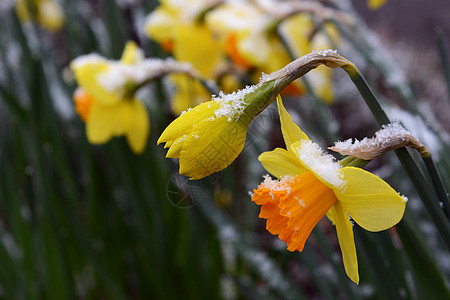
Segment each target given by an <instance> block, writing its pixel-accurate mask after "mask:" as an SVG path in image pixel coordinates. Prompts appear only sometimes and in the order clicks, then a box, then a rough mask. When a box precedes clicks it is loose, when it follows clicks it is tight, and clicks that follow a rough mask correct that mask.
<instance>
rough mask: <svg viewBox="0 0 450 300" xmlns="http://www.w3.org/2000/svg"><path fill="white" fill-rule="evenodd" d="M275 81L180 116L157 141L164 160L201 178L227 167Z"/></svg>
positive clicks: (267, 100)
mask: <svg viewBox="0 0 450 300" xmlns="http://www.w3.org/2000/svg"><path fill="white" fill-rule="evenodd" d="M274 84H275V82H274V81H272V82H268V83H264V84H260V85H256V86H249V87H247V88H245V89H243V90H241V91H238V92H234V93H232V94H226V95H225V94H223V93H222V92H221V94H220V95H219V97H213V99H212V101H208V102H205V103H202V104H200V105H198V106H196V107H194V108H192V109H189V110H188V111H186V112H184V113H182V114H181V115H180V116H179V117H178V118H177V119H175V120H174V121H173V122H172V123H170V124H169V126H167V128H166V129H165V130H164V131H163V133H162V134H161V136H160V137H159V139H158V144H160V143H165V146H164V148H169V151H168V152H167V155H166V157H168V158H178V159H179V164H180V171H179V172H180V174H182V175H185V176H188V177H190V178H191V179H201V178H203V177H206V176H208V175H210V174H212V173H214V172H218V171H221V170H223V169H225V168H226V167H227V166H229V165H230V164H231V163H232V162H233V161H234V160H235V159H236V158H237V157H238V155H239V154H240V153H241V152H242V149H243V148H244V143H245V137H246V135H247V129H248V126H249V125H250V122H251V121H252V120H253V118H254V117H255V116H256V115H257V114H259V113H260V112H261V111H262V110H263V109H264V108H265V107H267V105H269V104H270V103H271V102H272V101H273V98H274V97H275V96H274V95H272V91H273V88H274Z"/></svg>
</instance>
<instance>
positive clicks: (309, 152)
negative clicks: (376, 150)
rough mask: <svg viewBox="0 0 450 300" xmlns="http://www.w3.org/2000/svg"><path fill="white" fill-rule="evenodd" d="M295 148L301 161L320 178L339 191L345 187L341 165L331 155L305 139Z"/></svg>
mask: <svg viewBox="0 0 450 300" xmlns="http://www.w3.org/2000/svg"><path fill="white" fill-rule="evenodd" d="M295 150H296V151H297V156H298V158H299V159H300V160H301V161H302V163H304V164H305V165H306V166H307V167H308V168H309V169H310V170H311V171H313V172H314V173H316V174H317V175H318V176H319V177H320V178H321V179H322V180H324V181H326V182H327V183H329V184H331V185H333V186H335V187H336V188H338V189H340V190H341V191H343V190H344V189H345V184H346V181H345V180H344V179H343V176H342V173H341V171H340V168H341V165H340V164H339V163H338V162H336V159H335V158H334V157H333V156H332V155H330V154H326V153H324V152H323V150H322V149H321V148H320V146H319V145H317V144H316V143H314V142H313V141H306V140H304V141H302V142H301V143H300V146H299V147H297V148H296V149H295Z"/></svg>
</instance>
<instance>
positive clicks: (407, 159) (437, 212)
mask: <svg viewBox="0 0 450 300" xmlns="http://www.w3.org/2000/svg"><path fill="white" fill-rule="evenodd" d="M342 69H344V70H345V71H346V72H347V74H348V75H349V76H350V78H351V79H352V81H353V83H354V84H355V85H356V87H357V88H358V91H359V92H360V93H361V95H362V96H363V98H364V100H365V101H366V103H367V106H368V107H369V109H370V110H371V111H372V114H373V115H374V117H375V119H376V120H377V122H378V123H379V124H380V126H381V125H384V124H389V123H391V121H390V120H389V118H388V116H387V115H386V112H385V111H384V110H383V108H382V107H381V105H380V103H379V102H378V100H377V98H376V97H375V95H374V94H373V92H372V90H371V89H370V87H369V85H368V84H367V82H366V80H365V79H364V77H363V76H362V74H361V73H360V72H359V70H358V68H356V67H355V66H354V65H351V64H349V65H345V66H343V67H342ZM395 153H396V155H397V157H398V159H399V160H400V163H401V164H402V166H403V168H405V170H406V172H407V174H408V176H409V178H410V179H411V181H412V183H413V185H414V186H415V188H416V190H417V192H418V194H419V196H420V198H421V199H422V202H423V204H424V206H425V208H426V210H427V211H428V213H429V214H430V216H431V218H432V220H433V222H434V223H435V225H436V227H437V229H438V231H439V233H440V234H441V237H442V239H443V240H444V242H445V244H446V246H447V247H448V248H449V249H450V222H449V220H448V219H447V218H446V216H445V214H444V212H443V210H442V209H441V207H440V204H439V199H438V198H437V196H436V194H435V193H434V192H432V190H433V189H432V188H431V187H430V186H429V185H428V184H427V183H426V180H425V178H424V176H423V174H422V173H421V172H420V170H419V168H418V166H417V165H416V163H415V161H414V160H413V158H412V157H411V155H410V154H409V152H408V151H407V150H406V149H405V148H400V149H397V150H395ZM436 183H437V184H439V183H440V184H441V185H442V181H440V182H437V181H436ZM442 188H443V187H442ZM430 191H431V192H430Z"/></svg>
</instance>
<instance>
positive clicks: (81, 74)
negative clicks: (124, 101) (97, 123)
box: [70, 56, 121, 104]
mask: <svg viewBox="0 0 450 300" xmlns="http://www.w3.org/2000/svg"><path fill="white" fill-rule="evenodd" d="M70 67H71V69H72V70H73V72H74V73H75V78H76V80H77V83H78V85H79V86H80V87H81V88H82V89H83V90H85V91H86V92H87V93H88V94H89V95H91V96H92V97H93V98H94V99H95V101H98V102H102V103H103V104H116V103H118V102H120V101H121V99H120V98H119V97H118V95H116V94H115V93H113V92H109V91H107V90H106V89H105V88H104V87H103V86H102V85H101V84H100V83H99V82H98V80H97V78H98V76H99V74H100V73H103V72H106V71H107V70H108V69H109V65H108V61H107V60H106V59H104V58H102V57H100V56H91V57H90V58H89V57H80V58H78V59H75V60H74V61H73V62H72V63H71V64H70Z"/></svg>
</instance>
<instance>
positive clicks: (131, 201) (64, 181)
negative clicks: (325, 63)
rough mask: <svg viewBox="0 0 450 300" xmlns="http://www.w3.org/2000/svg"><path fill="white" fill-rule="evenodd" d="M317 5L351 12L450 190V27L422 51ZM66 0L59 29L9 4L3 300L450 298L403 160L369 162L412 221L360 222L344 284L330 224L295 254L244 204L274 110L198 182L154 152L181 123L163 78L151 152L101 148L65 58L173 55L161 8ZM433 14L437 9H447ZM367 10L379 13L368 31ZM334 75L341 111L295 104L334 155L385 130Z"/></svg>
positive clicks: (358, 34) (1, 172) (402, 117)
mask: <svg viewBox="0 0 450 300" xmlns="http://www.w3.org/2000/svg"><path fill="white" fill-rule="evenodd" d="M30 2H31V1H30ZM320 2H321V3H324V4H326V5H327V7H333V8H336V9H337V10H340V11H344V12H346V13H348V14H350V15H352V17H354V18H355V20H356V21H355V23H354V24H355V25H353V26H349V25H346V24H340V23H339V22H337V23H335V25H337V28H338V29H339V33H340V36H341V43H340V44H339V46H338V48H337V49H338V51H339V53H340V54H342V55H343V56H344V57H346V58H348V59H350V60H352V61H353V62H355V64H356V65H357V66H358V67H359V68H360V69H361V70H362V72H363V74H365V76H366V77H367V79H368V81H369V84H370V85H371V87H372V88H373V89H374V91H375V93H376V94H377V95H378V96H379V98H380V100H382V102H383V106H384V107H385V109H386V111H387V112H388V114H389V115H390V117H391V118H392V119H396V120H399V121H400V122H402V124H403V125H404V126H405V127H406V128H407V129H409V130H410V131H411V132H412V133H413V135H415V136H416V137H418V138H419V139H420V140H421V141H422V142H423V143H424V144H425V145H427V146H428V147H429V148H430V149H431V151H432V153H433V155H434V157H435V161H436V163H437V165H438V168H439V171H440V172H441V175H442V179H443V181H444V184H445V185H446V187H447V190H448V189H449V188H450V157H449V156H448V155H447V154H448V151H449V135H448V134H449V130H450V127H449V123H448V120H449V117H450V114H449V111H450V110H449V107H450V103H449V100H450V97H449V94H448V92H449V91H450V86H449V85H448V83H449V82H450V81H449V78H448V76H449V74H450V70H449V64H448V55H449V51H448V42H447V35H446V34H448V28H445V27H444V29H443V30H440V31H438V33H437V34H435V33H434V32H433V31H427V32H426V35H427V36H428V39H427V40H426V43H427V44H426V45H425V46H424V48H420V47H416V44H407V39H401V37H402V35H406V33H404V32H401V35H400V36H395V35H394V36H390V37H389V38H386V36H383V31H381V35H378V34H377V32H376V31H374V28H380V27H377V26H376V25H377V23H376V22H380V23H381V24H380V25H381V27H382V25H383V24H382V22H383V19H378V20H377V21H374V20H376V18H371V17H370V16H371V14H372V13H371V12H370V13H368V12H367V11H366V8H365V7H363V8H362V5H363V4H361V3H357V8H358V11H356V10H354V9H353V7H352V3H351V2H349V1H347V0H336V1H320ZM356 2H364V1H356ZM396 2H399V1H398V0H390V1H389V2H388V3H387V4H385V6H386V7H382V8H381V9H389V5H395V3H396ZM59 3H60V5H61V8H62V11H63V13H64V15H65V22H64V25H63V27H62V28H61V30H59V31H55V32H51V31H47V30H46V29H45V28H42V27H40V26H38V25H37V24H36V23H34V22H31V23H26V24H25V23H21V22H20V21H19V18H18V16H17V14H16V12H15V10H14V9H13V1H3V0H2V3H1V4H0V28H1V30H0V124H1V126H0V266H1V267H0V297H1V298H2V299H180V298H181V299H445V298H446V297H449V289H448V284H449V282H448V281H449V278H450V256H449V252H448V251H449V249H448V248H446V243H445V241H444V240H443V239H442V237H441V236H440V235H439V233H438V229H437V228H436V225H435V224H434V223H433V222H431V220H430V217H429V215H428V213H427V211H426V210H425V209H424V207H423V205H422V202H421V201H420V199H419V197H418V196H417V194H416V191H415V188H414V186H413V185H412V184H411V182H410V181H409V179H408V177H407V176H406V175H405V171H404V170H403V169H402V167H401V166H400V164H399V163H398V160H397V159H396V157H395V155H393V154H387V155H385V157H383V158H382V159H377V160H375V161H373V162H371V163H370V164H369V165H368V169H369V170H371V171H373V172H374V173H376V174H378V175H379V176H381V177H382V178H384V179H385V180H386V181H388V182H389V183H390V184H391V185H392V186H393V187H394V188H395V189H396V190H398V191H399V192H401V193H402V194H405V195H406V196H408V197H409V199H410V200H409V202H408V205H407V211H406V213H405V218H404V219H403V220H402V221H401V223H400V224H399V225H398V226H396V227H395V228H393V229H391V230H388V231H384V232H380V233H369V232H366V231H363V230H361V229H360V228H359V227H358V226H357V225H355V226H354V230H355V241H356V244H357V245H356V246H357V253H358V257H359V265H360V273H361V282H360V285H359V286H358V285H355V284H354V283H353V282H352V281H351V280H349V279H348V278H347V277H346V275H345V272H344V269H343V266H342V261H341V258H340V251H339V246H338V244H337V240H336V235H335V232H334V228H333V227H332V225H331V224H330V223H329V222H328V220H323V221H321V222H320V223H319V226H317V227H316V228H315V229H314V231H313V234H312V236H311V237H310V238H309V240H308V242H307V244H306V247H305V250H304V251H303V252H302V253H298V252H295V253H290V252H288V251H287V250H286V249H285V248H286V247H285V245H284V244H283V243H282V242H280V241H279V240H278V239H277V238H276V237H273V236H271V235H270V234H269V233H268V232H266V230H265V222H264V221H262V220H260V219H258V217H257V216H258V207H257V206H256V205H254V204H253V203H251V201H250V197H249V196H248V191H251V190H252V189H254V188H256V187H257V186H258V184H259V182H260V181H261V176H262V175H263V174H264V170H263V169H262V167H261V166H260V164H259V162H258V161H257V156H258V155H259V154H260V153H261V152H262V151H267V150H272V149H274V148H275V147H277V146H278V147H283V146H284V145H283V142H282V137H281V132H280V129H279V125H278V124H279V121H278V116H277V112H276V108H275V107H272V106H270V107H269V108H268V109H267V110H266V111H264V112H263V113H262V114H261V115H260V116H258V117H257V118H256V119H255V120H254V121H253V123H252V125H251V127H250V129H249V133H248V136H247V142H246V145H245V148H244V151H243V153H242V154H241V155H240V156H239V158H238V159H237V160H236V161H235V162H234V163H233V164H232V165H231V166H230V167H228V168H227V169H226V170H224V171H222V172H220V173H217V174H214V175H212V176H209V177H207V178H205V179H202V180H199V181H188V180H187V178H185V177H183V176H180V175H177V161H175V160H170V159H165V158H164V156H165V151H164V150H163V149H162V147H161V146H159V147H157V146H156V140H157V138H158V136H159V134H160V133H161V132H162V130H163V129H164V128H165V126H167V124H169V122H170V121H171V120H173V119H174V118H175V117H176V116H174V115H173V114H172V112H171V110H170V104H169V103H170V99H169V97H170V93H169V92H168V91H167V85H165V83H164V81H163V80H158V81H155V82H153V83H151V84H149V85H148V92H147V93H145V94H144V95H143V96H142V97H143V99H142V101H143V102H144V103H145V104H146V106H147V108H148V112H149V115H150V116H151V134H150V138H149V141H148V145H147V148H146V150H145V152H144V153H143V154H141V155H139V156H136V155H134V154H133V153H132V152H131V151H130V149H129V148H128V146H127V144H126V141H125V139H124V138H115V139H113V140H111V141H110V142H108V143H107V144H105V145H101V146H93V145H90V144H89V143H88V142H87V140H86V137H85V128H84V127H85V125H84V124H83V122H82V121H81V120H80V119H79V118H78V116H77V115H76V114H75V112H74V107H73V102H72V99H71V98H72V94H73V92H74V90H75V87H76V83H75V81H74V78H73V74H72V73H71V72H70V70H69V68H68V65H69V63H70V61H71V60H73V59H74V58H76V57H77V56H79V55H83V54H87V53H91V52H97V53H99V54H101V55H102V56H105V57H107V58H110V59H119V58H120V55H121V53H122V49H123V47H124V45H125V43H126V41H128V40H134V41H136V42H137V43H138V44H139V45H140V47H141V48H143V49H144V50H145V53H146V57H166V56H167V54H166V53H165V52H164V51H163V50H162V49H161V48H160V47H159V45H158V44H157V43H155V42H153V41H151V40H150V39H148V38H147V37H146V36H145V34H144V31H143V30H144V22H145V17H146V15H147V14H148V13H150V12H151V11H153V10H154V9H155V8H156V7H157V6H158V5H159V4H158V2H157V1H151V0H147V1H144V0H142V1H140V0H129V1H125V0H122V1H119V0H117V1H114V0H104V1H94V0H92V1H88V0H83V1H80V0H77V1H75V0H61V1H59ZM364 3H365V2H364ZM392 3H394V4H392ZM364 5H365V4H364ZM428 9H429V10H430V11H433V12H434V11H436V12H439V4H437V5H436V6H431V7H428ZM445 9H446V10H447V12H448V11H449V7H448V5H447V7H446V8H445ZM380 11H381V10H380ZM380 11H378V13H380ZM386 11H387V10H386ZM361 12H362V13H363V14H364V15H369V21H370V27H368V26H367V25H366V23H365V22H364V21H363V20H362V19H361V17H360V16H359V13H361ZM415 13H417V14H419V15H420V14H421V13H422V12H421V11H417V12H415ZM427 13H428V12H427ZM441 13H442V10H441ZM381 14H382V13H381ZM447 16H448V14H447ZM404 22H408V20H407V19H405V20H404ZM442 26H448V24H442ZM422 30H425V29H424V28H422ZM433 35H434V36H433ZM430 36H433V38H430ZM396 39H399V43H396ZM400 42H405V43H406V44H401V43H400ZM405 45H406V46H405ZM411 45H412V46H411ZM419 48H420V49H419ZM423 49H425V50H426V52H421V51H422V50H423ZM446 76H447V77H446ZM333 80H334V86H335V91H334V98H335V101H334V103H333V104H331V105H326V104H324V103H323V102H320V101H317V95H314V93H305V94H303V95H301V96H298V95H292V96H286V99H288V100H286V101H285V103H286V105H287V107H288V109H289V111H290V113H291V114H292V116H293V118H294V121H295V122H296V123H297V124H299V125H300V126H301V127H302V128H304V129H305V131H306V132H308V133H309V134H310V135H311V136H313V137H314V139H315V140H317V141H320V143H321V144H322V145H323V146H330V145H332V143H333V142H334V141H337V140H339V139H344V138H350V137H356V138H363V137H364V136H371V135H372V134H373V133H374V131H375V130H377V129H378V125H377V124H376V122H375V120H374V118H373V117H372V116H371V114H370V112H369V110H368V109H367V108H366V107H365V105H364V102H363V101H362V99H361V98H360V96H359V95H358V94H357V90H356V89H355V87H354V86H353V85H352V84H351V81H350V80H349V78H348V77H347V75H346V74H344V72H342V71H341V70H336V71H333ZM306 86H308V84H306ZM297 98H301V100H299V99H297ZM416 158H417V157H416ZM417 163H418V164H419V166H420V168H421V169H422V170H424V167H423V166H422V164H421V161H420V159H418V160H417ZM430 193H432V191H430ZM447 242H448V241H447Z"/></svg>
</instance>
